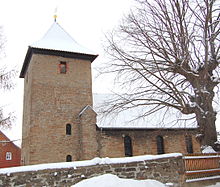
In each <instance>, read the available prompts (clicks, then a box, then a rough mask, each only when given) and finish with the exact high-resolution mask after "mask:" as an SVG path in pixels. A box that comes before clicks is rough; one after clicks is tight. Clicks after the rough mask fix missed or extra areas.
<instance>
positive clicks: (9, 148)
mask: <svg viewBox="0 0 220 187" xmlns="http://www.w3.org/2000/svg"><path fill="white" fill-rule="evenodd" d="M7 152H11V155H12V157H11V160H6V153H7ZM20 163H21V150H20V148H19V147H17V146H16V145H15V144H14V143H13V142H10V140H9V139H8V138H7V137H6V136H5V135H4V134H3V133H2V132H0V168H6V167H14V166H20V165H21V164H20Z"/></svg>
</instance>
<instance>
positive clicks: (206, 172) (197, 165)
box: [183, 153, 220, 180]
mask: <svg viewBox="0 0 220 187" xmlns="http://www.w3.org/2000/svg"><path fill="white" fill-rule="evenodd" d="M183 159H184V163H185V169H186V173H185V175H186V180H192V179H199V178H200V179H201V178H207V177H212V178H213V176H217V175H220V163H219V162H220V154H219V153H212V154H188V155H185V156H184V157H183Z"/></svg>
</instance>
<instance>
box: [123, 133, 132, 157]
mask: <svg viewBox="0 0 220 187" xmlns="http://www.w3.org/2000/svg"><path fill="white" fill-rule="evenodd" d="M124 148H125V156H132V141H131V137H130V136H125V137H124Z"/></svg>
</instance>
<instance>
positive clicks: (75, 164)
mask: <svg viewBox="0 0 220 187" xmlns="http://www.w3.org/2000/svg"><path fill="white" fill-rule="evenodd" d="M178 156H182V154H181V153H170V154H163V155H143V156H134V157H127V158H124V157H122V158H108V157H106V158H98V157H97V158H94V159H92V160H85V161H76V162H59V163H50V164H37V165H30V166H20V167H11V168H3V169H0V174H9V173H16V172H25V171H38V170H45V169H59V168H76V167H81V166H92V165H98V164H117V163H130V162H139V161H146V160H155V159H161V158H170V157H178Z"/></svg>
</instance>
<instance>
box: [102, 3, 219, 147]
mask: <svg viewBox="0 0 220 187" xmlns="http://www.w3.org/2000/svg"><path fill="white" fill-rule="evenodd" d="M217 3H219V2H217V0H192V1H189V0H151V1H149V0H137V6H136V7H135V8H134V9H133V10H132V11H131V13H130V14H129V15H128V16H126V17H125V19H123V21H122V23H121V24H120V26H119V27H118V28H117V29H116V30H114V31H113V32H112V33H110V34H108V35H107V43H108V45H107V46H106V47H105V50H106V52H107V54H108V55H109V57H110V59H111V61H110V63H108V66H107V67H105V69H104V71H103V70H102V71H103V72H104V73H115V74H116V79H117V81H118V82H119V83H120V86H122V87H123V88H124V89H125V90H126V94H123V95H120V94H119V95H120V97H119V98H118V99H117V100H116V101H114V102H109V103H108V104H109V107H108V109H107V110H106V111H104V112H113V111H115V112H116V111H117V112H120V111H122V110H126V109H129V108H134V107H138V106H146V111H144V113H143V114H140V115H141V116H145V115H150V114H152V113H154V112H156V111H158V110H161V109H164V108H166V109H175V110H177V111H180V112H181V113H182V114H187V115H188V114H189V115H193V116H194V117H195V120H196V122H197V124H198V126H199V130H200V135H201V136H200V140H201V143H202V144H203V145H213V144H214V142H215V141H216V139H217V135H216V127H215V121H216V114H217V113H216V111H215V110H214V109H213V99H214V96H215V92H216V91H217V89H215V88H217V85H218V84H219V82H220V78H219V63H220V7H219V4H217Z"/></svg>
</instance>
